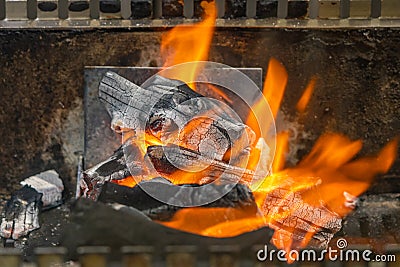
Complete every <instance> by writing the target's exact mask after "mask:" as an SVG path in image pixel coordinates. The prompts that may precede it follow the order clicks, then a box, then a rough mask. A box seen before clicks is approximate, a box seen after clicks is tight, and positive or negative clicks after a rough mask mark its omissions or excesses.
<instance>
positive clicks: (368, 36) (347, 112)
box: [0, 28, 400, 196]
mask: <svg viewBox="0 0 400 267" xmlns="http://www.w3.org/2000/svg"><path fill="white" fill-rule="evenodd" d="M398 33H399V32H398V29H390V28H389V29H364V30H286V29H269V30H268V29H264V30H252V29H240V30H234V29H229V30H217V32H216V33H215V37H214V40H213V43H212V47H211V52H210V60H212V61H217V62H223V63H225V64H227V65H231V66H234V67H243V66H256V67H262V68H263V70H264V71H266V69H267V66H268V61H269V59H270V58H271V57H276V58H277V59H278V60H280V61H281V62H282V63H283V64H284V65H285V67H286V68H287V71H288V74H289V80H288V86H287V91H286V94H285V97H284V100H283V113H282V114H283V115H281V116H284V117H285V118H286V121H297V122H298V123H296V124H293V125H304V126H301V127H299V128H296V127H293V128H291V129H293V132H294V133H299V135H298V142H297V144H299V145H298V149H297V150H296V151H297V152H296V153H295V154H294V157H295V158H300V157H301V156H303V155H305V154H306V153H307V152H308V151H310V148H311V146H312V144H313V143H314V142H315V140H316V139H317V137H318V136H319V135H320V134H321V133H323V132H326V131H334V132H341V133H343V134H346V135H348V136H349V137H350V138H352V139H357V138H361V139H363V140H364V149H363V151H362V154H364V155H365V154H369V153H375V152H377V151H378V150H379V148H381V147H382V146H383V145H384V144H385V143H386V142H387V141H388V140H389V139H390V138H392V137H393V136H394V135H396V134H398V133H399V132H400V116H399V110H400V108H399V107H400V84H399V81H400V72H399V67H398V66H400V55H399V53H398V43H399V42H400V37H399V34H398ZM161 34H162V32H158V31H140V32H138V31H129V30H128V31H117V30H115V31H113V30H108V31H106V30H103V31H101V30H98V31H41V30H31V31H8V30H3V31H1V32H0V36H1V37H0V38H1V40H2V42H1V44H0V48H1V49H0V66H1V73H2V77H1V79H0V88H1V91H0V102H1V104H0V121H1V125H2V126H1V127H0V135H1V136H2V138H1V139H0V162H1V165H0V171H1V173H2V174H3V178H2V179H1V181H0V193H1V194H2V195H3V196H4V195H5V194H9V193H8V192H10V191H12V189H13V188H16V187H18V182H19V181H20V180H22V179H23V178H24V177H27V176H29V175H31V174H34V173H37V172H39V171H41V170H43V169H49V168H54V169H56V170H57V171H58V172H59V173H60V176H61V177H63V178H64V179H65V182H66V183H67V184H66V185H67V187H69V188H71V185H69V186H68V183H69V184H71V182H72V181H73V179H74V178H73V177H75V172H76V164H77V158H78V155H75V154H74V152H76V151H79V150H82V147H83V141H82V139H83V138H82V136H83V133H81V132H80V131H81V129H83V105H82V99H83V89H82V88H83V87H84V76H83V73H84V66H87V65H104V66H107V65H108V66H109V65H114V66H153V67H154V66H161V60H160V54H159V45H160V37H161ZM313 75H317V76H318V81H317V84H316V89H315V91H314V94H313V97H312V99H311V102H310V105H309V107H308V108H307V111H306V113H305V114H303V115H302V116H300V117H299V116H298V114H297V113H296V111H295V108H294V106H295V104H296V102H297V100H298V99H299V97H300V95H301V93H302V91H303V89H304V88H305V86H306V85H307V83H308V81H309V79H310V78H311V77H312V76H313ZM290 125H292V124H290ZM303 133H304V134H303ZM300 145H301V146H300ZM390 173H391V174H393V175H396V174H397V175H398V174H400V161H399V160H397V161H396V163H395V164H394V166H393V168H392V170H391V172H390Z"/></svg>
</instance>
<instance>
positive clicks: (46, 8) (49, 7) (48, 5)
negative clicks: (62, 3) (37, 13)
mask: <svg viewBox="0 0 400 267" xmlns="http://www.w3.org/2000/svg"><path fill="white" fill-rule="evenodd" d="M38 8H39V9H40V10H41V11H43V12H51V11H54V10H56V9H57V3H55V2H39V3H38Z"/></svg>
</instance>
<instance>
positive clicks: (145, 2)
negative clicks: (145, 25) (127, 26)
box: [131, 0, 153, 19]
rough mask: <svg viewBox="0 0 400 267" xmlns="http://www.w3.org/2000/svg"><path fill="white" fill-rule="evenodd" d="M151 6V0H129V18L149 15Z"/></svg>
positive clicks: (141, 17) (140, 17)
mask: <svg viewBox="0 0 400 267" xmlns="http://www.w3.org/2000/svg"><path fill="white" fill-rule="evenodd" d="M152 8H153V5H152V1H151V0H131V19H143V18H149V17H151V15H152Z"/></svg>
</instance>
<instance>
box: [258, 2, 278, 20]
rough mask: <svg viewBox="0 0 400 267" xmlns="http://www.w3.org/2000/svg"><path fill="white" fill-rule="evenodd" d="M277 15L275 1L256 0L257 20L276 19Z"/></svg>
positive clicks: (276, 3)
mask: <svg viewBox="0 0 400 267" xmlns="http://www.w3.org/2000/svg"><path fill="white" fill-rule="evenodd" d="M277 14H278V1H277V0H258V1H257V11H256V16H257V18H259V19H265V18H276V17H277Z"/></svg>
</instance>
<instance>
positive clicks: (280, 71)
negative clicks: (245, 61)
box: [246, 58, 288, 136]
mask: <svg viewBox="0 0 400 267" xmlns="http://www.w3.org/2000/svg"><path fill="white" fill-rule="evenodd" d="M287 79H288V75H287V72H286V69H285V67H284V66H283V65H282V64H281V63H280V62H279V61H278V60H276V59H275V58H271V60H270V61H269V65H268V71H267V74H266V76H265V82H264V87H263V96H264V98H265V100H266V101H267V102H265V101H264V99H259V100H258V101H257V102H256V103H255V104H254V105H253V107H252V112H250V114H249V116H248V118H247V120H246V124H247V125H248V126H250V128H252V129H253V131H255V133H256V134H257V136H260V130H265V131H267V130H268V128H269V126H270V125H269V123H266V124H265V129H259V127H260V122H259V121H257V118H263V117H264V116H263V115H264V114H265V110H268V106H267V105H269V108H270V109H271V112H272V115H273V117H274V118H276V116H277V114H278V110H279V107H280V105H281V101H282V98H283V94H284V92H285V89H286V83H287Z"/></svg>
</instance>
